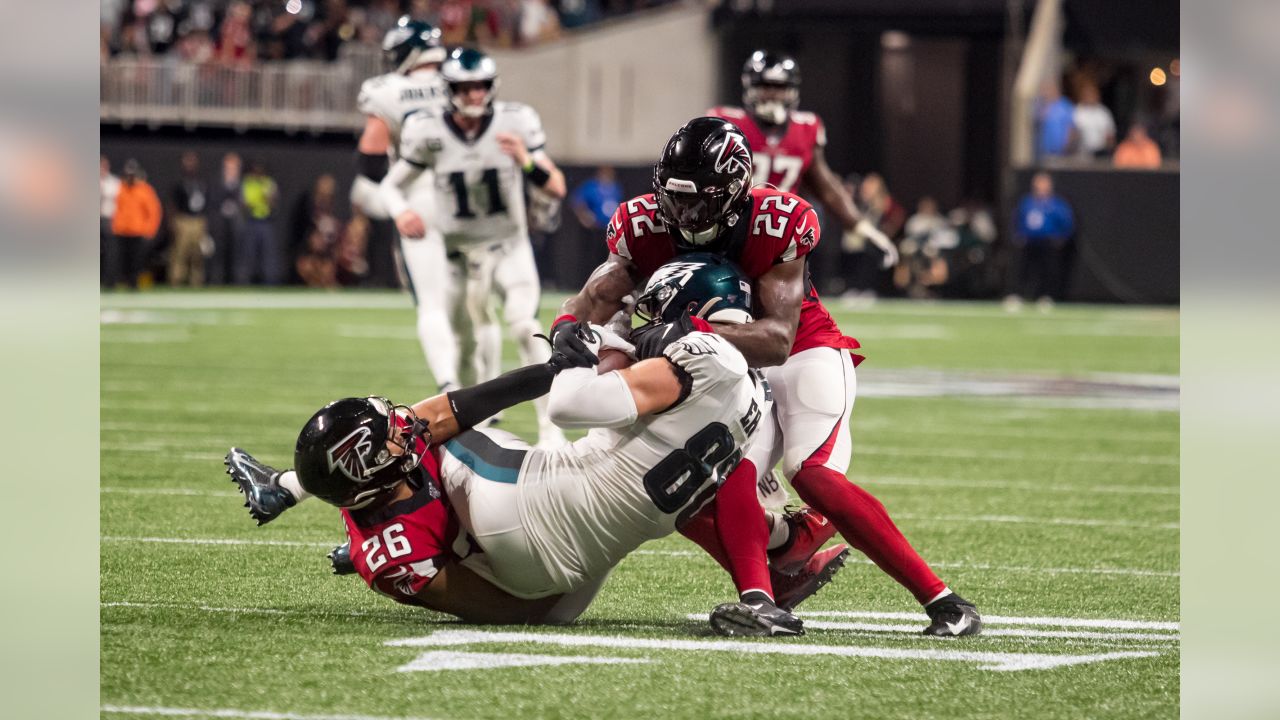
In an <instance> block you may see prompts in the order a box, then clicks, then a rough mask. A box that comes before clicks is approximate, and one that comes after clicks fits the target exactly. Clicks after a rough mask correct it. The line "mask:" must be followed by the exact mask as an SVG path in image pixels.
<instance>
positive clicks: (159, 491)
mask: <svg viewBox="0 0 1280 720" xmlns="http://www.w3.org/2000/svg"><path fill="white" fill-rule="evenodd" d="M98 491H99V492H104V493H120V494H124V495H181V496H183V497H239V496H240V493H238V492H236V491H234V490H231V491H229V492H219V491H216V490H187V489H185V488H126V487H101V488H98Z"/></svg>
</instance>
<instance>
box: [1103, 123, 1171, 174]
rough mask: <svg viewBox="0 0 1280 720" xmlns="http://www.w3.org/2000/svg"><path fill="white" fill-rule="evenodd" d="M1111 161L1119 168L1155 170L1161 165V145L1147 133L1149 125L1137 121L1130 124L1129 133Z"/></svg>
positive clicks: (1117, 147)
mask: <svg viewBox="0 0 1280 720" xmlns="http://www.w3.org/2000/svg"><path fill="white" fill-rule="evenodd" d="M1111 161H1112V162H1113V163H1114V164H1115V166H1116V167H1118V168H1130V169H1142V170H1154V169H1156V168H1158V167H1160V163H1161V161H1162V158H1161V157H1160V146H1159V145H1157V144H1156V141H1155V140H1152V139H1151V136H1150V135H1148V134H1147V126H1146V125H1145V124H1143V123H1141V122H1135V123H1133V124H1132V125H1130V126H1129V133H1128V134H1127V135H1125V138H1124V140H1123V141H1122V142H1121V143H1120V144H1119V145H1118V146H1116V154H1115V155H1114V156H1113V157H1112V158H1111Z"/></svg>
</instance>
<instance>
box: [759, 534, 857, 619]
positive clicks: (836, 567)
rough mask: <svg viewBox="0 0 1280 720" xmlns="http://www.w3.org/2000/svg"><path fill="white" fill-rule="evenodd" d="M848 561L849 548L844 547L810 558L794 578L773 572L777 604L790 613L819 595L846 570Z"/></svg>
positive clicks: (771, 577) (833, 547)
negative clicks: (824, 587)
mask: <svg viewBox="0 0 1280 720" xmlns="http://www.w3.org/2000/svg"><path fill="white" fill-rule="evenodd" d="M848 557H849V546H848V545H845V544H843V543H841V544H840V545H833V546H832V547H830V548H827V549H826V550H823V551H822V552H820V553H818V554H816V555H814V556H813V557H811V558H809V562H807V563H805V564H804V567H803V568H801V570H800V572H798V573H796V574H794V575H780V574H778V572H777V571H770V573H769V579H770V580H771V581H772V582H773V596H774V602H775V603H776V604H777V606H778V607H780V608H782V609H783V610H786V611H787V612H790V611H791V610H792V609H793V608H795V606H797V605H799V604H800V603H802V602H804V601H805V600H807V599H809V597H810V596H811V595H813V594H814V593H816V592H818V590H820V589H821V588H822V586H823V585H826V584H827V583H829V582H831V578H833V577H835V576H836V573H838V572H840V568H842V567H844V561H845V559H846V558H848Z"/></svg>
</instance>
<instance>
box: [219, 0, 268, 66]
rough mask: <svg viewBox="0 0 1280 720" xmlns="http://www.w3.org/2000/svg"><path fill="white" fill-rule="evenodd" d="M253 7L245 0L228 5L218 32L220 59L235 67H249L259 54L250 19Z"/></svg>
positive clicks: (236, 0) (238, 0)
mask: <svg viewBox="0 0 1280 720" xmlns="http://www.w3.org/2000/svg"><path fill="white" fill-rule="evenodd" d="M252 17H253V9H252V8H251V7H249V4H248V3H246V2H243V0H235V1H234V2H232V3H231V4H230V5H229V6H228V7H227V15H226V17H225V18H223V20H222V25H221V27H220V29H219V33H218V60H219V61H221V62H222V63H224V64H226V65H230V66H233V67H249V66H250V65H252V64H253V61H254V59H255V58H256V57H257V55H258V48H257V44H256V43H255V42H254V39H253V29H252V28H251V27H250V25H249V21H250V20H251V19H252Z"/></svg>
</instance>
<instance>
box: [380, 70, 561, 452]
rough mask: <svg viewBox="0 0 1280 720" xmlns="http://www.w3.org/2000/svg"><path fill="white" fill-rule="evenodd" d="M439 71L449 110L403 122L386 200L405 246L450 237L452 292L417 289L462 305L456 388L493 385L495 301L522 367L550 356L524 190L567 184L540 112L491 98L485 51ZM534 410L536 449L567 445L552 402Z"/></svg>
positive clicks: (497, 354) (497, 350)
mask: <svg viewBox="0 0 1280 720" xmlns="http://www.w3.org/2000/svg"><path fill="white" fill-rule="evenodd" d="M440 73H441V76H442V77H443V78H444V81H445V88H446V94H447V96H448V98H449V106H448V107H447V108H444V109H440V110H435V111H431V110H427V111H423V112H419V113H415V114H413V115H411V116H409V118H408V119H407V120H406V121H405V125H404V128H403V131H402V133H401V138H400V153H399V154H400V158H399V160H398V161H397V162H396V163H395V164H394V165H393V166H392V167H391V169H390V171H389V172H388V173H387V176H386V177H385V178H384V179H383V181H382V196H383V199H384V201H385V203H386V205H387V209H388V210H389V212H390V214H391V215H392V217H394V218H395V220H396V226H397V228H399V230H400V232H401V234H402V235H403V236H404V237H405V238H408V239H410V240H406V243H410V242H411V239H412V238H419V237H423V236H424V235H427V234H430V233H440V234H441V235H442V236H443V238H444V244H445V249H446V251H447V253H448V262H449V267H450V268H451V276H450V280H452V282H449V283H448V284H447V285H445V284H444V283H442V282H441V281H442V279H443V278H441V277H438V276H437V277H425V276H424V274H420V273H417V272H415V273H414V277H413V279H414V284H415V288H416V287H417V285H418V284H419V278H420V277H423V282H424V283H427V284H435V285H439V286H443V287H448V293H449V295H450V298H449V300H450V303H451V305H452V304H453V303H457V307H459V310H458V311H457V312H455V313H454V315H453V319H454V321H455V325H454V330H455V331H456V332H457V334H458V336H459V338H460V341H461V342H462V343H464V346H463V349H462V353H461V362H460V365H459V373H458V376H457V380H458V382H460V383H461V384H462V385H470V384H473V383H474V382H476V381H484V380H488V379H490V378H493V377H496V376H497V375H498V372H499V370H500V359H501V342H502V338H501V332H500V330H499V326H498V321H497V316H496V312H495V309H494V303H493V299H494V297H495V296H496V297H497V298H498V299H500V300H501V301H502V304H503V319H504V320H505V323H506V325H507V327H508V329H509V331H510V333H511V335H512V337H513V338H514V340H515V341H516V346H517V350H518V352H519V355H520V361H521V364H524V365H528V364H531V363H536V362H544V361H545V360H546V359H547V358H548V357H549V356H550V350H549V348H547V347H546V346H545V344H543V343H541V342H539V341H538V340H537V339H536V338H534V335H535V334H537V333H538V332H539V329H540V327H539V324H538V320H537V310H538V301H539V296H540V294H541V286H540V284H539V282H538V270H537V266H536V265H535V263H534V258H533V248H532V246H531V245H530V244H529V229H528V220H527V218H526V216H525V199H524V183H525V182H526V181H528V182H529V183H531V184H532V185H533V186H534V187H535V188H537V189H538V190H539V191H540V192H543V193H545V194H547V195H549V196H551V197H553V198H563V197H564V195H565V180H564V174H563V173H561V172H560V170H559V169H558V168H557V167H556V166H555V163H554V162H552V161H551V159H550V158H549V157H548V156H547V154H546V152H545V150H544V149H543V146H544V145H545V144H546V134H545V133H544V132H543V130H542V121H541V120H540V119H539V117H538V114H537V112H535V111H534V110H533V108H531V107H529V106H527V105H522V104H520V103H510V102H500V101H496V100H495V99H494V96H495V90H496V87H497V66H496V65H495V64H494V62H493V60H492V59H491V58H489V57H488V56H486V55H485V54H484V53H481V52H480V51H478V50H472V49H459V50H454V51H453V52H452V53H451V54H450V55H449V58H448V59H447V60H446V61H445V63H444V65H443V66H442V67H441V70H440ZM425 173H430V175H431V176H432V178H433V180H432V189H433V193H432V194H433V199H432V203H431V206H432V212H431V213H430V214H427V215H424V214H423V213H421V212H418V210H417V209H416V208H415V206H414V205H413V203H412V202H411V200H410V197H409V196H408V195H407V194H406V191H407V190H408V189H409V188H412V187H415V184H416V183H417V182H419V179H420V178H421V177H422V176H423V174H425ZM406 256H407V255H406ZM407 257H408V256H407ZM410 269H411V270H412V269H413V267H412V265H411V268H410ZM438 272H439V271H438V270H437V274H438ZM415 292H418V293H419V294H421V293H422V292H423V290H420V289H418V290H415ZM472 339H474V343H475V346H474V348H473V347H472V346H471V345H470V343H469V341H470V340H472ZM424 342H425V340H424ZM441 384H442V387H443V388H444V389H448V388H447V386H446V385H445V384H444V383H441ZM535 409H536V411H537V413H538V420H539V444H540V445H544V446H548V447H550V446H555V445H559V444H562V443H563V442H564V436H563V434H562V433H561V432H560V430H559V429H558V428H557V427H556V426H555V425H554V424H553V423H551V422H550V421H549V420H548V419H547V414H546V405H545V402H543V401H539V402H537V403H535Z"/></svg>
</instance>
